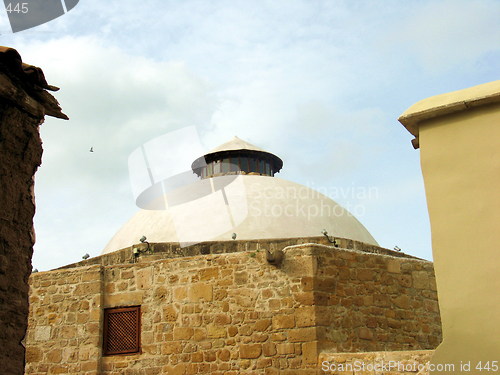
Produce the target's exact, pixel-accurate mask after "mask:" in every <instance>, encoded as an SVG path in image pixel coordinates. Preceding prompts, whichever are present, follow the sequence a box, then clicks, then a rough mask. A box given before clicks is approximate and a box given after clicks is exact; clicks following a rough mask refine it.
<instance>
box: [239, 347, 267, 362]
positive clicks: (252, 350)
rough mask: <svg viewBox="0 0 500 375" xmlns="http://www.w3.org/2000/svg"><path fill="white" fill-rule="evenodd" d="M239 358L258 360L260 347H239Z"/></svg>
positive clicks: (260, 351)
mask: <svg viewBox="0 0 500 375" xmlns="http://www.w3.org/2000/svg"><path fill="white" fill-rule="evenodd" d="M239 350H240V358H245V359H253V358H258V357H260V355H261V354H262V345H260V344H251V345H240V347H239Z"/></svg>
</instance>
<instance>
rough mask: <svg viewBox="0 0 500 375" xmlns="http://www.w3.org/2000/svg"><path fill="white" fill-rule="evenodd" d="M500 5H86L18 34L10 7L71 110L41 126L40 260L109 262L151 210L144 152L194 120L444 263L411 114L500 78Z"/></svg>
mask: <svg viewBox="0 0 500 375" xmlns="http://www.w3.org/2000/svg"><path fill="white" fill-rule="evenodd" d="M498 14H500V1H498V0H477V1H476V0H464V1H460V0H450V1H439V0H434V1H400V0H394V1H392V0H378V1H333V0H332V1H314V0H286V1H285V0H282V1H279V0H278V1H259V0H257V1H237V0H236V1H235V0H231V1H208V0H184V1H165V0H159V1H152V0H151V1H145V2H139V1H125V0H120V1H118V0H116V1H111V0H109V1H94V0H83V1H80V3H79V4H78V5H77V6H76V7H75V8H74V9H73V10H71V11H70V12H68V13H67V14H66V15H64V16H62V17H60V18H58V19H56V20H54V21H51V22H49V23H46V24H44V25H41V26H38V27H36V28H33V29H30V30H26V31H22V32H18V33H14V34H13V33H9V26H8V23H7V21H6V16H5V14H2V15H1V17H0V31H1V32H2V35H1V36H0V38H1V39H2V41H1V43H0V44H3V45H6V46H11V47H14V48H16V49H18V51H19V52H20V53H21V56H22V57H23V60H24V61H25V62H28V63H30V64H33V65H37V66H40V67H42V68H43V70H44V72H45V75H46V78H47V80H48V82H49V83H50V84H53V85H56V86H59V87H61V90H60V91H59V92H57V93H56V96H57V98H58V100H59V101H60V103H61V105H62V107H63V109H64V112H65V113H67V114H68V115H69V117H70V120H69V121H63V120H58V119H53V118H47V119H46V121H45V123H44V124H43V125H42V127H41V134H42V139H43V146H44V154H43V164H42V166H41V167H40V168H39V170H38V172H37V174H36V200H37V213H36V216H35V229H36V234H37V243H36V245H35V254H34V258H33V266H34V267H35V268H38V269H39V270H47V269H51V268H55V267H59V266H62V265H64V264H67V263H72V262H76V261H78V260H80V259H81V256H82V255H83V254H85V253H89V254H90V255H91V256H96V255H99V254H100V252H101V250H102V249H103V248H104V246H105V245H106V243H107V242H108V241H109V240H110V239H111V237H112V236H113V234H114V233H115V232H116V231H117V230H118V229H119V228H120V227H121V226H122V225H123V223H124V222H125V221H126V220H128V218H129V217H131V216H132V215H133V213H134V212H135V211H136V210H137V207H136V206H135V204H134V198H133V195H132V192H131V187H130V182H129V175H128V167H127V160H128V157H129V155H130V154H131V153H132V152H133V150H134V149H136V148H137V147H139V146H140V145H141V144H143V143H145V142H147V141H148V140H151V139H154V138H155V137H158V136H161V135H163V134H165V133H168V132H170V131H173V130H176V129H181V128H183V127H186V126H196V129H197V131H198V133H199V136H200V140H201V142H202V145H203V146H204V147H206V148H207V149H210V148H213V147H215V146H217V145H218V144H221V143H223V142H225V141H227V140H228V139H229V138H231V137H233V136H234V135H238V136H239V137H240V138H243V139H245V140H247V141H249V142H251V143H254V144H256V145H258V146H260V147H262V148H265V149H267V150H269V151H272V152H274V153H275V154H277V155H279V156H280V157H281V158H282V159H283V161H284V168H283V170H282V172H281V173H280V174H279V175H278V176H279V177H281V178H284V179H288V180H292V181H296V182H299V183H302V184H305V185H308V186H312V187H314V188H319V189H323V190H326V191H329V192H330V193H329V194H330V196H331V197H332V198H333V199H335V200H336V201H337V202H339V203H341V204H343V205H344V206H346V207H348V208H351V209H352V210H353V211H354V212H355V213H356V214H357V217H358V219H359V220H360V221H361V222H362V223H363V224H364V225H365V226H366V227H367V229H368V230H369V231H370V232H371V233H372V235H373V236H374V237H375V238H376V239H377V241H378V242H379V243H380V244H381V245H382V246H384V247H387V248H393V247H394V246H396V245H397V246H399V247H400V248H402V249H403V251H405V252H407V253H409V254H412V255H415V256H418V257H422V258H426V259H432V250H431V240H430V227H429V218H428V214H427V209H426V201H425V192H424V186H423V180H422V174H421V171H420V166H419V151H416V150H413V148H412V146H411V144H410V140H411V138H412V137H411V135H410V134H409V133H407V131H406V130H405V129H404V128H403V126H402V125H400V124H399V123H398V122H397V118H398V117H399V115H400V114H401V113H402V112H404V111H405V110H406V109H407V108H408V107H409V106H410V105H412V104H413V103H415V102H417V101H419V100H421V99H424V98H426V97H429V96H433V95H437V94H441V93H445V92H449V91H454V90H459V89H463V88H466V87H470V86H473V85H477V84H481V83H485V82H489V81H493V80H496V79H498V72H499V68H500V64H499V60H500V28H499V27H498ZM90 147H93V148H94V150H95V152H94V153H90V152H89V149H90ZM367 189H369V191H370V192H371V193H370V194H363V191H365V190H367Z"/></svg>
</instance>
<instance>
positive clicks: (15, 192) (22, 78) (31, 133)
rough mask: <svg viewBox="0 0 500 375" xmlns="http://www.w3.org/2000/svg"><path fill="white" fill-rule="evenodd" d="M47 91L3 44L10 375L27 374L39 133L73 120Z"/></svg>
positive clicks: (0, 294)
mask: <svg viewBox="0 0 500 375" xmlns="http://www.w3.org/2000/svg"><path fill="white" fill-rule="evenodd" d="M46 90H52V91H54V90H58V88H57V87H54V86H50V85H48V84H47V81H46V80H45V77H44V75H43V72H42V70H41V69H40V68H37V67H35V66H33V65H29V64H23V63H22V60H21V56H20V55H19V53H18V52H17V51H16V50H15V49H13V48H8V47H3V46H0V327H1V329H0V348H1V350H0V364H1V366H2V367H1V370H0V371H1V372H2V373H3V374H9V375H17V374H23V372H24V355H25V350H24V346H23V339H24V336H25V334H26V327H27V319H28V290H29V288H28V278H29V275H30V273H31V256H32V254H33V244H34V242H35V234H34V231H33V215H34V214H35V202H34V194H33V178H34V174H35V171H36V169H37V168H38V166H39V165H40V163H41V157H42V142H41V140H40V135H39V132H38V129H39V126H40V124H41V123H42V122H43V120H44V117H45V115H49V116H54V117H59V118H64V119H68V117H67V116H66V115H65V114H63V113H62V112H61V108H60V107H59V103H58V102H57V100H56V99H55V98H54V97H53V96H52V95H50V94H49V93H48V92H47V91H46Z"/></svg>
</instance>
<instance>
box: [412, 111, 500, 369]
mask: <svg viewBox="0 0 500 375" xmlns="http://www.w3.org/2000/svg"><path fill="white" fill-rule="evenodd" d="M419 138H420V152H421V165H422V172H423V176H424V182H425V189H426V195H427V205H428V209H429V216H430V222H431V229H432V247H433V253H434V267H435V270H436V279H437V286H438V294H439V305H440V310H441V317H442V325H443V337H444V338H443V343H442V344H441V345H440V346H439V348H438V349H437V350H436V354H435V356H434V358H433V362H434V363H455V364H456V366H457V367H456V368H455V371H454V372H440V373H460V371H459V366H460V362H461V361H463V362H467V361H472V364H477V363H478V362H479V361H483V363H484V362H485V361H495V360H496V361H500V339H499V338H500V277H499V271H500V257H499V255H500V253H499V248H500V145H499V140H500V105H499V104H487V105H484V106H481V107H477V108H473V109H468V110H463V111H460V112H456V113H454V114H448V115H445V116H441V117H437V118H434V119H430V120H426V121H422V122H421V123H420V127H419ZM474 371H475V370H474V369H472V372H473V373H474ZM476 371H477V370H476ZM436 373H437V372H436ZM468 373H470V372H468ZM477 373H479V372H477ZM481 373H482V372H481ZM485 373H487V372H485Z"/></svg>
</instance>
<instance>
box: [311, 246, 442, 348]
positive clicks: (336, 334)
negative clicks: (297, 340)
mask: <svg viewBox="0 0 500 375" xmlns="http://www.w3.org/2000/svg"><path fill="white" fill-rule="evenodd" d="M315 254H316V257H315V258H316V262H317V272H316V275H315V277H314V278H313V279H312V280H311V281H310V282H311V284H312V285H313V286H312V288H313V289H314V290H315V293H314V294H315V305H316V309H317V316H318V317H319V321H318V330H319V337H320V340H321V342H322V349H324V350H328V351H333V352H359V351H366V352H371V351H394V350H417V349H434V348H436V346H437V345H438V344H439V343H440V342H441V321H440V316H439V306H438V302H437V292H436V280H435V277H434V270H433V266H432V263H431V262H427V261H421V260H417V259H404V258H396V257H390V256H382V255H376V254H363V253H360V252H355V251H334V252H332V251H330V250H329V249H327V248H325V247H318V248H316V249H315Z"/></svg>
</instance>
